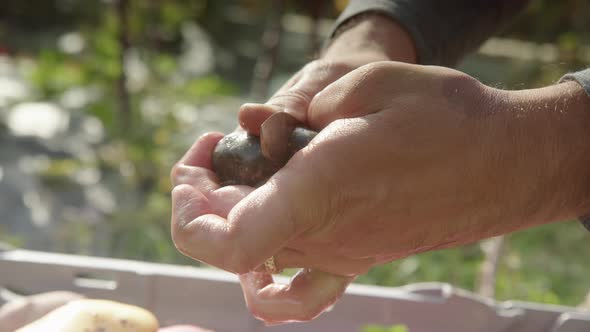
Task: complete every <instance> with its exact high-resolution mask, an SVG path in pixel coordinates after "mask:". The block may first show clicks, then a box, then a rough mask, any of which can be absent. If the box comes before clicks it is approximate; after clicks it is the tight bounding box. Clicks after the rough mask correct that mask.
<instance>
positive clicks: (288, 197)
mask: <svg viewBox="0 0 590 332" xmlns="http://www.w3.org/2000/svg"><path fill="white" fill-rule="evenodd" d="M307 159H309V158H305V156H304V154H302V153H297V154H296V155H295V157H294V158H293V159H292V160H291V161H289V163H288V164H287V166H285V167H284V168H282V169H281V170H279V171H278V172H277V173H276V174H275V175H273V176H272V177H271V178H270V179H269V180H268V181H267V182H266V183H265V184H263V185H262V186H261V187H259V188H257V189H256V190H255V191H253V192H252V193H251V194H250V195H248V196H246V197H245V198H244V199H243V200H242V201H240V202H239V203H238V204H237V205H236V206H235V207H234V208H233V209H232V210H231V211H230V213H229V215H228V221H229V222H230V224H232V225H234V226H237V228H238V229H242V230H243V232H240V233H242V234H243V236H238V237H236V238H235V241H236V242H234V248H235V249H236V250H241V251H242V253H243V255H244V256H246V257H247V259H246V260H247V261H248V263H247V264H246V265H247V270H252V269H253V268H255V267H257V266H259V265H261V264H262V263H263V262H264V261H265V260H266V259H268V258H270V257H271V256H273V255H275V254H277V253H278V252H279V251H280V250H281V249H282V248H283V247H284V246H285V245H287V244H288V243H289V241H290V240H292V239H293V238H296V237H297V236H299V235H300V234H302V233H303V232H305V231H307V230H309V229H310V228H312V227H313V225H314V223H315V222H317V221H318V220H322V218H321V216H322V214H323V213H324V212H323V210H324V208H323V206H322V205H323V204H318V202H319V201H320V200H319V199H317V197H320V196H318V195H322V192H320V191H321V190H320V189H319V188H325V187H326V186H323V182H324V181H323V180H322V179H321V178H320V177H319V176H318V175H317V173H316V172H315V171H314V168H313V167H310V166H311V165H309V164H310V163H309V162H307ZM306 166H307V167H306Z"/></svg>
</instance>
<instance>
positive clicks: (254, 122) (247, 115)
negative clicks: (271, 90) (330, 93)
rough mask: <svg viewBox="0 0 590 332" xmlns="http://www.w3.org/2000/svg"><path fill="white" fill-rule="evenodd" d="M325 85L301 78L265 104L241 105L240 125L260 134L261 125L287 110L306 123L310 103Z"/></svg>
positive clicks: (255, 133)
mask: <svg viewBox="0 0 590 332" xmlns="http://www.w3.org/2000/svg"><path fill="white" fill-rule="evenodd" d="M323 87H324V86H323V85H322V86H320V85H319V84H317V82H314V81H313V80H308V79H305V78H303V79H301V80H300V81H298V82H297V83H296V84H295V85H293V86H291V87H289V88H286V89H281V90H279V91H278V92H277V93H276V94H275V95H274V96H272V97H271V98H270V99H269V100H268V102H266V103H265V104H254V103H247V104H244V105H242V107H240V112H239V113H238V119H239V121H240V125H241V126H242V128H244V129H245V130H246V131H248V132H249V133H251V134H254V135H259V134H260V125H261V124H262V123H263V122H264V121H265V120H266V119H267V118H268V117H269V116H271V115H273V114H274V113H277V112H286V113H288V114H290V115H292V116H293V117H294V118H295V119H297V120H298V121H299V122H302V123H306V121H307V109H308V107H309V103H310V102H311V100H312V99H313V97H314V96H315V94H316V93H317V92H319V91H320V90H321V89H322V88H323Z"/></svg>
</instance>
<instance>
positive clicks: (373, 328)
mask: <svg viewBox="0 0 590 332" xmlns="http://www.w3.org/2000/svg"><path fill="white" fill-rule="evenodd" d="M361 332H409V330H408V328H407V327H406V326H404V325H394V326H388V327H386V326H379V325H368V326H366V327H364V328H363V329H362V330H361Z"/></svg>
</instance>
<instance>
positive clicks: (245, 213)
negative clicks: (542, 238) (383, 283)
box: [172, 62, 590, 322]
mask: <svg viewBox="0 0 590 332" xmlns="http://www.w3.org/2000/svg"><path fill="white" fill-rule="evenodd" d="M572 84H573V85H574V86H572ZM575 85H576V84H575V83H568V84H560V85H557V86H554V87H549V88H545V89H536V90H526V91H517V92H511V91H500V90H496V89H492V88H489V87H486V86H484V85H482V84H480V83H479V82H477V81H476V80H475V79H473V78H471V77H469V76H467V75H465V74H462V73H460V72H457V71H454V70H450V69H446V68H440V67H422V66H413V65H404V64H400V63H393V62H387V63H376V64H372V65H368V66H364V67H362V68H359V69H358V70H356V71H354V72H351V73H350V74H348V75H346V76H345V77H343V78H341V79H340V80H338V81H337V82H335V83H333V84H331V85H330V86H328V87H327V88H326V89H324V90H323V91H322V92H321V93H320V94H319V95H316V97H315V98H314V100H313V101H312V102H311V105H310V109H309V112H308V114H309V116H308V123H309V124H310V125H311V126H312V127H314V128H320V129H321V128H323V129H322V131H321V132H320V134H319V135H318V136H316V138H315V139H314V140H313V141H312V142H311V143H310V145H309V146H308V147H306V148H304V149H303V150H302V151H300V152H299V153H297V154H296V155H295V156H294V157H293V158H292V159H291V160H290V161H289V163H288V164H287V165H286V166H285V167H284V168H283V169H281V170H280V171H279V172H277V173H276V174H275V175H274V176H273V177H272V178H271V179H270V180H269V181H268V182H267V183H266V184H264V185H263V186H261V187H260V188H258V189H256V190H254V189H253V188H249V187H244V186H228V187H224V188H219V187H218V186H217V185H216V179H215V174H214V173H213V172H212V171H211V165H210V155H211V152H212V150H213V148H214V146H215V144H216V143H217V141H218V140H219V139H220V138H221V137H222V135H221V134H209V135H206V136H204V137H202V138H201V139H199V140H198V141H197V142H196V143H195V145H194V146H193V147H192V148H191V150H189V152H188V153H187V155H186V156H185V157H184V159H183V160H182V161H181V162H180V163H179V164H178V165H177V166H176V167H175V169H174V172H173V180H174V182H175V185H176V187H175V189H174V191H173V195H172V196H173V220H172V232H173V237H174V241H175V243H176V245H177V247H178V248H179V249H180V250H181V251H182V252H184V253H185V254H187V255H189V256H191V257H193V258H195V259H198V260H202V261H205V262H207V263H209V264H212V265H215V266H218V267H221V268H223V269H226V270H229V271H233V272H237V273H246V272H250V271H252V270H256V268H257V267H259V266H260V265H261V264H262V263H263V262H264V261H265V260H266V259H267V258H268V257H271V256H273V255H274V257H275V259H276V262H277V265H278V266H279V268H287V267H305V268H309V269H313V270H314V271H316V273H318V276H319V277H317V278H314V277H313V276H310V275H309V274H308V275H305V274H304V275H303V277H300V278H299V279H296V280H294V282H293V284H295V282H301V284H302V285H306V286H309V285H320V284H321V283H322V282H326V280H327V284H326V286H324V287H323V289H328V291H326V292H325V293H321V292H318V293H316V292H315V291H314V292H311V293H310V292H307V290H309V289H314V290H321V289H322V287H315V286H314V287H311V288H310V287H307V288H306V287H303V288H304V289H305V290H306V291H303V292H299V291H293V290H296V289H297V287H291V288H289V287H284V288H281V287H279V286H273V285H272V284H271V282H272V280H270V279H268V278H269V276H268V275H264V274H263V275H259V274H256V273H247V274H244V275H242V276H241V279H242V284H243V286H244V293H245V296H246V300H247V301H248V304H249V307H250V309H251V310H252V311H253V312H254V313H255V314H256V315H257V316H258V317H260V318H262V319H264V320H266V321H270V322H283V321H289V320H306V319H311V318H313V317H315V316H316V315H317V314H319V313H320V312H321V311H322V310H323V309H324V308H325V307H326V306H327V305H330V304H331V303H333V302H334V301H335V299H337V296H338V295H339V294H340V293H341V291H343V289H344V288H345V287H346V286H347V285H348V283H349V282H350V281H352V279H353V278H354V276H355V275H358V274H362V273H364V272H365V271H367V269H369V268H370V267H372V266H374V265H376V264H380V263H383V262H387V261H390V260H393V259H397V258H401V257H405V256H408V255H411V254H414V253H418V252H422V251H426V250H432V249H437V248H445V247H449V246H454V245H459V244H462V243H467V242H471V241H475V240H478V239H481V238H485V237H489V236H494V235H498V234H503V233H507V232H510V231H513V230H516V229H519V228H523V227H527V226H530V225H534V224H540V223H545V222H550V221H555V220H561V219H565V218H568V217H575V216H577V215H579V214H580V213H581V212H582V210H583V208H588V206H589V205H590V204H589V200H588V197H590V195H588V188H587V184H584V185H581V184H579V183H580V182H581V181H579V179H580V178H585V177H587V176H588V174H586V173H587V171H586V170H584V169H583V167H582V166H583V165H588V164H589V163H590V160H585V159H584V160H581V159H583V158H586V159H589V158H588V156H590V151H588V150H589V149H588V146H587V144H582V143H576V142H580V137H587V136H588V134H587V132H588V131H587V130H584V128H585V126H584V125H582V124H581V123H590V122H586V121H590V119H586V118H588V117H590V116H588V115H587V113H588V112H584V110H585V108H587V107H588V103H589V102H588V100H587V99H588V98H587V96H585V95H584V93H583V91H582V90H581V89H580V88H579V86H577V87H576V86H575ZM584 117H586V118H584ZM580 120H584V121H580ZM587 138H588V137H587ZM588 141H590V138H589V139H588V140H586V141H584V140H582V142H588ZM570 147H573V148H574V149H577V150H579V151H581V150H583V151H584V152H586V153H580V154H578V155H579V157H576V158H573V159H574V160H573V161H570V160H571V159H572V157H571V152H572V150H571V149H572V148H570ZM523 151H526V153H525V154H523ZM548 153H549V155H548ZM548 157H550V158H548ZM540 161H543V162H540ZM580 165H582V166H580ZM584 183H585V182H584ZM564 184H566V185H564ZM539 188H543V189H544V190H538V189H539ZM305 271H309V270H305ZM320 271H324V272H320ZM304 273H305V272H304ZM307 273H309V272H307ZM320 274H324V275H323V276H321V275H320ZM338 276H340V277H338ZM320 279H323V281H317V280H320ZM314 280H316V281H314ZM311 281H314V282H311ZM290 290H291V292H290V293H289V291H290ZM334 294H336V296H334ZM330 295H332V296H330ZM293 299H297V300H298V301H290V300H293ZM273 300H274V301H273Z"/></svg>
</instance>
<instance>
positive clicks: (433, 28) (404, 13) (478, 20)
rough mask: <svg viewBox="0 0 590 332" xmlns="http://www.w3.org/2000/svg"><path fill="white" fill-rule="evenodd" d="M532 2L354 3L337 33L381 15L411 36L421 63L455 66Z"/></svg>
mask: <svg viewBox="0 0 590 332" xmlns="http://www.w3.org/2000/svg"><path fill="white" fill-rule="evenodd" d="M528 2H529V0H351V1H350V3H349V5H348V7H346V9H345V10H344V12H343V13H342V14H341V15H340V17H339V18H338V19H337V20H336V24H335V26H334V30H333V32H332V34H333V33H334V31H336V29H337V27H338V26H339V25H340V24H342V23H344V22H345V21H347V20H348V19H350V18H352V17H354V16H356V15H358V14H361V13H365V12H370V11H374V12H379V13H382V14H384V15H387V16H389V17H391V18H393V19H394V20H396V21H397V22H398V23H399V24H401V25H402V26H403V27H404V28H405V29H406V30H407V31H408V32H409V34H410V35H411V36H412V38H413V40H414V43H415V44H416V48H417V51H418V59H419V63H421V64H435V65H443V66H453V65H455V64H457V62H459V60H460V59H461V58H462V57H463V56H464V55H466V54H467V53H469V52H472V51H474V50H476V49H477V48H478V47H479V46H480V45H481V44H482V43H483V42H484V41H485V40H486V39H487V38H489V37H490V36H491V35H492V34H494V33H496V32H497V31H498V30H499V29H501V28H502V27H503V26H505V25H506V24H507V23H508V22H510V21H511V19H512V18H514V17H515V16H516V14H518V13H519V12H520V11H521V10H522V9H524V8H525V7H526V5H527V3H528Z"/></svg>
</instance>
